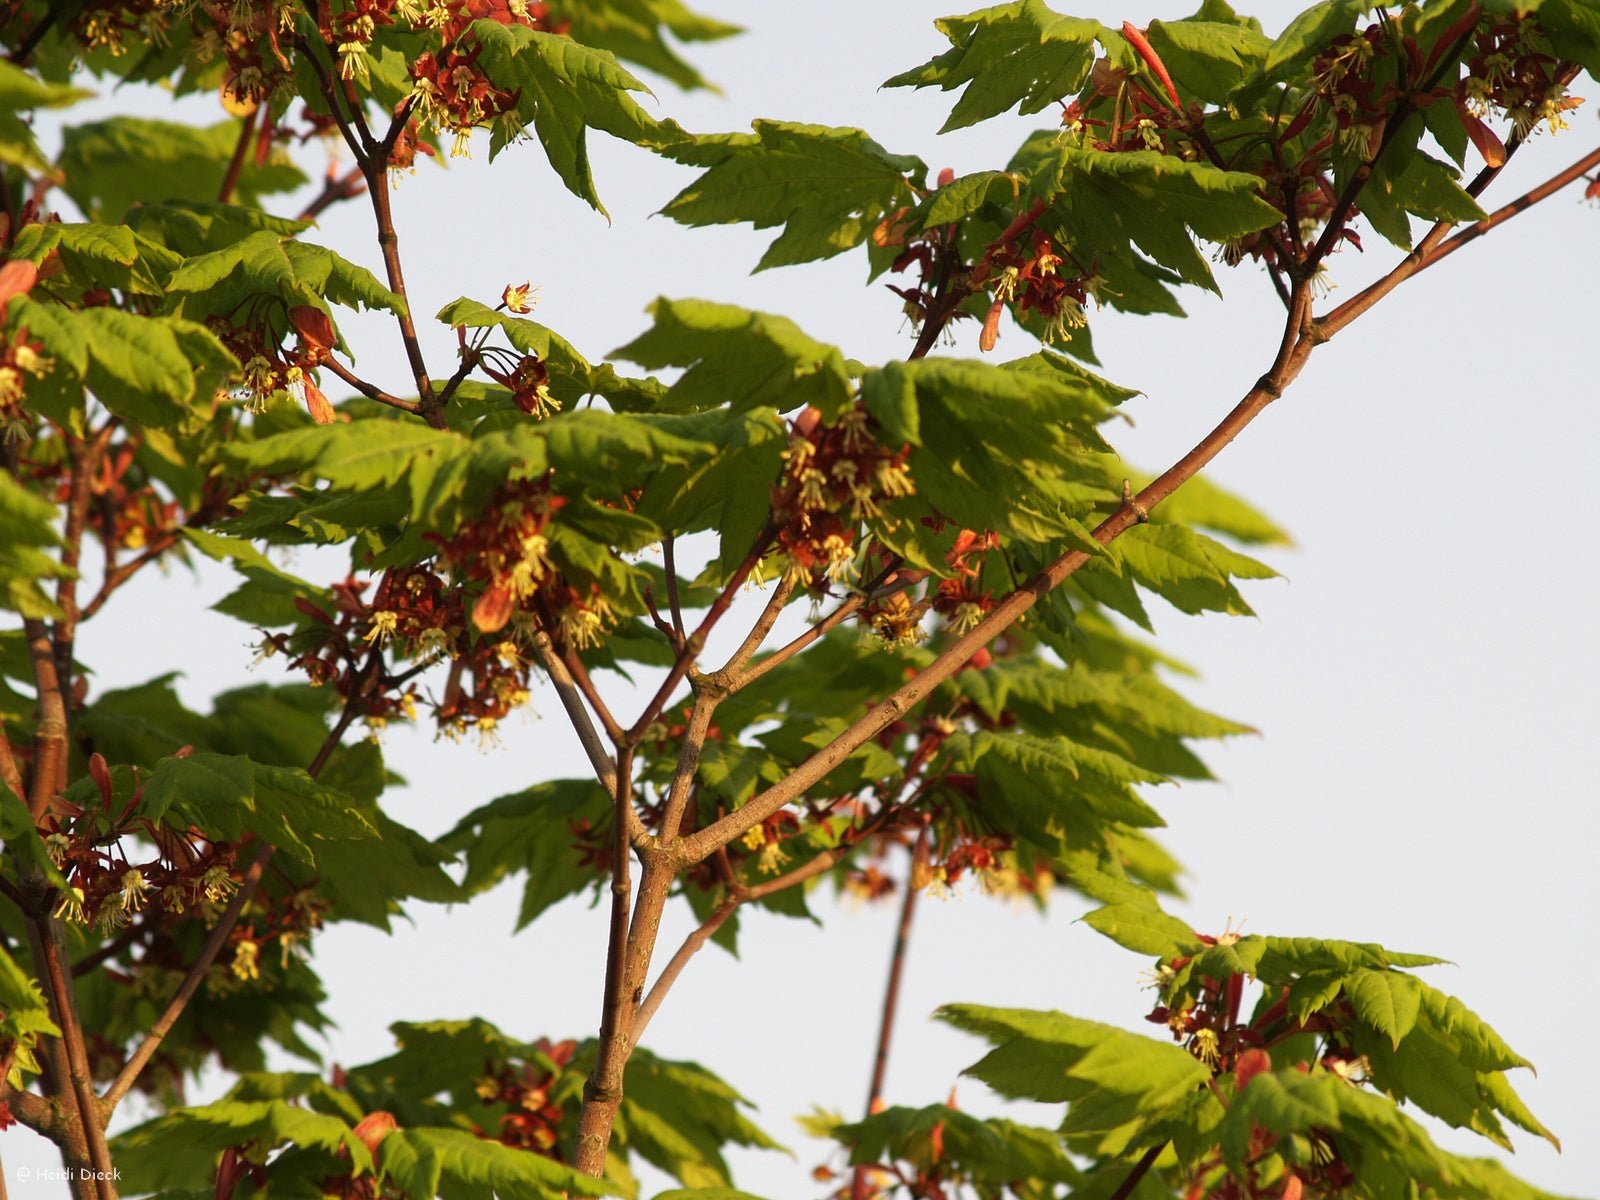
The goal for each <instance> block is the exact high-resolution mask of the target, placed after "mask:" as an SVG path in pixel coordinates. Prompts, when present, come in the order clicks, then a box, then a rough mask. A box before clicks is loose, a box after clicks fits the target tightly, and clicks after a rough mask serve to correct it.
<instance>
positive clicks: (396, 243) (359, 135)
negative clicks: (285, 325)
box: [297, 38, 445, 429]
mask: <svg viewBox="0 0 1600 1200" xmlns="http://www.w3.org/2000/svg"><path fill="white" fill-rule="evenodd" d="M297 41H298V44H299V47H300V50H301V52H302V55H303V57H304V58H305V60H306V62H308V63H309V64H310V66H311V69H312V71H313V72H315V74H316V76H317V83H318V85H319V88H320V90H321V92H322V97H323V99H324V100H325V101H326V102H327V105H328V112H329V114H330V115H331V116H332V117H333V120H334V123H335V124H336V125H337V126H338V127H339V133H340V135H341V136H342V137H343V138H344V140H345V144H346V145H347V146H349V147H350V152H351V153H352V154H353V155H355V159H356V164H357V166H358V167H359V168H360V170H361V175H362V178H363V179H365V180H366V181H367V196H368V197H369V198H370V199H371V201H372V215H373V219H374V221H375V222H376V224H377V227H378V250H379V252H380V253H381V255H382V256H383V268H384V273H385V275H386V276H387V277H388V282H389V290H390V291H391V292H393V293H394V294H395V295H396V296H398V297H399V298H400V301H401V303H400V311H399V313H397V314H396V315H395V323H396V325H398V326H399V329H400V341H401V343H402V344H403V345H404V347H405V352H406V360H407V362H408V363H410V366H411V375H412V379H413V380H414V381H415V383H416V385H417V396H418V405H417V412H418V414H419V415H420V416H421V417H422V418H423V420H425V421H427V422H428V424H429V425H431V426H433V427H434V428H435V429H443V428H444V427H445V419H444V411H443V408H442V406H441V405H440V404H439V403H438V400H437V398H436V397H435V396H434V392H433V380H432V378H431V377H430V376H429V374H428V365H427V362H426V361H425V360H424V359H423V356H422V343H421V342H420V341H419V340H418V338H417V327H416V325H415V323H414V322H413V321H412V319H411V301H410V300H409V298H408V297H407V295H406V280H405V272H404V270H403V269H402V268H401V265H400V237H399V235H398V234H397V233H395V228H394V211H393V209H392V208H391V206H390V203H389V189H388V187H387V186H385V185H386V183H387V181H386V179H385V178H384V176H385V173H386V172H387V171H388V169H389V168H388V157H387V155H386V154H385V155H384V156H383V157H381V158H380V157H378V156H377V155H376V154H375V153H374V151H378V150H381V149H382V147H381V146H379V145H378V143H376V142H374V141H373V140H372V135H371V134H370V133H369V132H368V131H367V129H366V121H365V118H363V117H362V115H361V112H360V104H359V103H356V105H355V107H354V109H353V110H352V112H351V113H350V114H349V115H346V113H345V111H344V109H343V107H342V106H341V104H340V96H339V93H338V89H337V88H336V87H335V85H334V79H333V77H332V76H331V75H329V74H328V71H327V69H326V68H325V67H324V66H323V65H322V60H321V59H319V58H318V57H317V55H316V54H315V53H314V52H313V51H312V49H311V45H310V43H309V42H307V41H305V39H303V38H301V39H297ZM346 99H348V97H346Z"/></svg>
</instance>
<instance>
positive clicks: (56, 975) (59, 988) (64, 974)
mask: <svg viewBox="0 0 1600 1200" xmlns="http://www.w3.org/2000/svg"><path fill="white" fill-rule="evenodd" d="M28 942H29V946H30V948H31V949H32V951H33V958H34V968H35V971H36V972H37V974H38V975H39V977H40V980H41V982H42V983H43V984H44V986H45V992H46V994H47V995H48V997H49V1001H50V1015H51V1016H52V1017H53V1018H54V1020H55V1023H56V1027H57V1028H58V1029H60V1031H61V1039H60V1050H61V1057H62V1058H64V1059H65V1060H66V1061H65V1064H64V1065H65V1067H66V1078H65V1079H61V1078H59V1077H58V1078H57V1079H56V1081H55V1082H56V1086H57V1087H58V1088H59V1087H62V1086H63V1085H64V1086H65V1088H66V1089H67V1092H68V1094H69V1095H70V1096H71V1099H72V1103H73V1105H74V1106H75V1107H76V1108H77V1110H78V1123H79V1127H80V1129H79V1132H80V1135H81V1137H82V1141H83V1145H82V1148H81V1149H82V1155H83V1157H84V1159H85V1160H86V1161H87V1163H88V1165H89V1166H90V1167H91V1168H92V1169H93V1172H94V1174H95V1176H96V1178H95V1180H94V1186H93V1187H92V1189H86V1190H88V1192H89V1194H90V1195H96V1194H98V1195H101V1196H103V1197H107V1198H108V1200H109V1198H111V1197H114V1196H115V1194H116V1193H115V1191H114V1190H113V1189H112V1186H111V1180H112V1173H111V1151H110V1149H109V1148H108V1147H107V1145H106V1131H105V1127H106V1119H107V1118H108V1117H109V1116H110V1112H109V1110H107V1111H102V1109H101V1106H100V1104H99V1102H98V1101H97V1100H96V1099H95V1094H94V1074H93V1071H92V1069H91V1068H90V1066H89V1051H88V1047H87V1045H86V1044H85V1042H84V1040H83V1025H82V1024H81V1022H80V1021H79V1019H78V999H77V991H76V989H75V988H74V987H73V986H72V977H71V975H70V973H69V972H68V971H67V968H66V950H65V947H64V945H63V943H62V937H61V923H60V922H59V921H57V920H56V919H55V918H53V917H50V916H48V915H38V916H35V917H33V918H31V919H30V920H29V922H28ZM57 1073H58V1076H59V1064H58V1072H57ZM75 1149H77V1148H76V1147H75ZM78 1174H79V1175H80V1176H81V1175H82V1172H81V1171H80V1172H79V1173H78Z"/></svg>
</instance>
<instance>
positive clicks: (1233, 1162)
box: [814, 892, 1559, 1200]
mask: <svg viewBox="0 0 1600 1200" xmlns="http://www.w3.org/2000/svg"><path fill="white" fill-rule="evenodd" d="M1089 919H1090V921H1091V923H1093V924H1095V926H1096V927H1097V928H1099V929H1101V930H1102V931H1105V932H1107V933H1108V934H1109V936H1111V937H1113V938H1114V939H1115V940H1117V941H1119V942H1121V943H1122V944H1123V945H1125V946H1128V947H1130V948H1133V949H1137V950H1141V951H1148V950H1149V949H1150V948H1151V947H1152V946H1157V945H1159V946H1160V947H1161V950H1162V954H1163V957H1162V958H1161V959H1159V960H1158V962H1157V964H1156V968H1155V970H1154V971H1153V972H1152V973H1151V986H1153V987H1154V988H1155V989H1156V990H1157V992H1158V1004H1157V1007H1156V1008H1155V1010H1154V1011H1153V1012H1152V1013H1151V1015H1150V1020H1151V1021H1153V1022H1155V1023H1157V1024H1163V1025H1166V1026H1167V1027H1168V1029H1169V1030H1170V1031H1171V1033H1172V1035H1173V1041H1174V1042H1177V1043H1178V1044H1176V1045H1174V1044H1172V1043H1169V1042H1162V1041H1159V1040H1156V1039H1153V1038H1150V1037H1146V1036H1143V1035H1140V1034H1136V1033H1131V1032H1129V1031H1127V1030H1123V1029H1118V1028H1115V1027H1112V1026H1107V1025H1102V1024H1098V1023H1096V1022H1093V1021H1085V1020H1081V1019H1079V1018H1075V1017H1069V1016H1066V1015H1064V1014H1062V1013H1058V1012H1033V1011H1025V1010H1019V1009H994V1008H983V1007H979V1006H974V1005H952V1006H949V1007H947V1008H945V1009H942V1010H941V1011H940V1013H939V1016H940V1017H941V1018H942V1019H943V1020H945V1021H947V1022H949V1023H950V1024H952V1025H954V1026H955V1027H957V1028H959V1029H962V1030H965V1031H967V1032H970V1033H974V1034H976V1035H978V1036H979V1037H981V1038H983V1039H985V1040H986V1041H988V1042H989V1043H990V1044H991V1046H992V1047H993V1049H992V1050H991V1051H990V1052H989V1053H988V1054H987V1055H986V1056H985V1057H984V1058H983V1059H982V1060H980V1061H979V1062H978V1063H976V1064H974V1065H973V1066H972V1067H971V1068H970V1069H969V1070H968V1072H967V1073H968V1074H970V1075H972V1076H974V1077H975V1078H977V1079H980V1080H982V1081H983V1082H984V1083H986V1084H988V1085H989V1086H990V1087H991V1088H993V1089H994V1090H995V1091H997V1092H999V1093H1000V1094H1001V1095H1003V1096H1007V1097H1011V1098H1014V1099H1027V1100H1035V1101H1041V1102H1044V1103H1048V1104H1055V1103H1064V1104H1065V1105H1066V1115H1065V1118H1064V1119H1063V1121H1062V1123H1061V1125H1060V1127H1059V1128H1058V1129H1055V1130H1046V1129H1036V1128H1029V1127H1019V1126H1016V1125H1014V1124H1013V1123H1011V1122H1007V1121H1001V1120H993V1119H991V1120H979V1119H976V1118H974V1117H971V1116H969V1115H967V1114H965V1113H962V1112H960V1111H958V1110H956V1109H954V1108H952V1107H950V1106H948V1105H935V1106H931V1107H928V1108H924V1109H920V1110H912V1109H901V1108H891V1109H887V1110H885V1111H883V1112H881V1113H878V1114H875V1115H872V1116H869V1117H868V1118H866V1119H865V1120H864V1121H860V1122H856V1123H853V1124H850V1123H846V1122H844V1121H842V1120H839V1119H837V1118H829V1117H827V1116H819V1117H818V1118H817V1119H816V1120H815V1122H814V1124H815V1126H816V1127H817V1129H818V1131H819V1132H823V1133H826V1134H828V1135H829V1136H831V1137H833V1138H834V1139H836V1140H837V1141H838V1142H839V1143H840V1144H841V1146H842V1147H843V1149H844V1151H845V1152H847V1156H848V1162H849V1163H850V1164H851V1165H853V1166H868V1167H870V1168H871V1174H872V1177H873V1178H874V1180H875V1193H874V1194H878V1195H882V1196H907V1197H938V1198H940V1200H947V1198H949V1197H954V1196H956V1195H974V1196H982V1197H1001V1196H1014V1197H1018V1198H1019V1200H1021V1198H1031V1197H1036V1196H1054V1195H1058V1194H1063V1193H1061V1192H1059V1191H1058V1190H1057V1188H1058V1186H1059V1185H1062V1184H1065V1185H1068V1186H1069V1188H1070V1192H1069V1193H1067V1194H1071V1195H1102V1194H1110V1193H1111V1192H1112V1191H1113V1190H1116V1194H1118V1195H1151V1196H1156V1195H1160V1196H1168V1195H1184V1196H1191V1197H1199V1196H1216V1197H1226V1198H1227V1200H1244V1198H1246V1197H1248V1198H1250V1200H1255V1198H1256V1197H1267V1196H1272V1197H1278V1196H1284V1197H1300V1196H1310V1197H1318V1196H1359V1197H1373V1198H1385V1200H1386V1198H1389V1197H1400V1196H1414V1195H1417V1194H1418V1193H1419V1190H1421V1191H1422V1192H1423V1193H1424V1194H1428V1195H1435V1196H1441V1197H1443V1196H1460V1197H1469V1196H1487V1195H1493V1196H1506V1197H1528V1198H1530V1200H1532V1198H1535V1197H1539V1196H1542V1195H1544V1193H1541V1192H1538V1191H1537V1190H1535V1189H1533V1188H1530V1187H1528V1186H1527V1185H1526V1184H1522V1183H1520V1182H1518V1181H1517V1180H1515V1179H1514V1178H1512V1177H1511V1176H1510V1175H1509V1174H1508V1173H1507V1172H1506V1171H1505V1170H1504V1168H1503V1167H1501V1166H1500V1165H1499V1164H1498V1163H1497V1162H1494V1161H1492V1160H1487V1159H1476V1158H1463V1157H1461V1156H1458V1155H1455V1154H1451V1153H1448V1152H1446V1151H1444V1150H1442V1149H1440V1148H1439V1147H1438V1146H1437V1145H1435V1144H1434V1142H1433V1140H1432V1139H1431V1138H1430V1137H1429V1136H1428V1134H1427V1132H1426V1131H1425V1130H1424V1128H1423V1127H1422V1126H1421V1125H1419V1124H1418V1123H1417V1122H1416V1121H1415V1120H1413V1119H1412V1118H1411V1117H1409V1116H1408V1115H1406V1113H1405V1112H1403V1111H1402V1110H1401V1109H1400V1108H1399V1107H1397V1106H1396V1104H1395V1101H1402V1102H1406V1103H1409V1104H1411V1105H1415V1106H1416V1108H1417V1109H1419V1110H1420V1111H1421V1112H1423V1113H1426V1114H1428V1115H1430V1116H1432V1117H1435V1118H1438V1119H1439V1120H1441V1121H1443V1122H1445V1123H1446V1124H1449V1125H1453V1126H1457V1127H1461V1128H1469V1129H1472V1130H1474V1131H1475V1132H1478V1133H1481V1134H1483V1135H1485V1136H1487V1137H1490V1138H1491V1139H1493V1140H1494V1141H1496V1142H1498V1143H1500V1144H1501V1145H1507V1146H1508V1145H1509V1142H1508V1141H1507V1139H1506V1136H1505V1132H1504V1127H1503V1124H1502V1120H1504V1121H1510V1122H1511V1123H1513V1124H1515V1125H1518V1126H1520V1127H1522V1128H1524V1129H1526V1130H1529V1131H1530V1132H1532V1133H1535V1134H1537V1135H1538V1136H1540V1137H1544V1138H1547V1139H1549V1140H1550V1141H1551V1142H1552V1143H1555V1144H1556V1145H1557V1146H1559V1143H1557V1142H1556V1141H1555V1138H1554V1135H1552V1134H1551V1133H1550V1131H1549V1130H1547V1129H1546V1128H1544V1126H1543V1125H1541V1124H1540V1123H1539V1122H1538V1120H1536V1119H1535V1118H1534V1117H1533V1115H1532V1114H1531V1113H1529V1112H1528V1110H1527V1109H1526V1108H1525V1107H1524V1106H1523V1104H1522V1102H1521V1100H1520V1099H1518V1097H1517V1094H1516V1092H1515V1090H1514V1089H1513V1088H1512V1086H1511V1084H1510V1083H1509V1081H1508V1080H1507V1078H1506V1074H1505V1073H1506V1072H1507V1071H1509V1070H1511V1069H1513V1068H1516V1067H1526V1066H1528V1065H1529V1064H1528V1063H1527V1061H1526V1060H1525V1059H1523V1058H1522V1057H1521V1056H1519V1055H1518V1054H1516V1053H1515V1052H1514V1051H1513V1050H1512V1049H1511V1048H1510V1047H1509V1046H1507V1045H1506V1044H1505V1042H1504V1041H1502V1040H1501V1039H1500V1037H1499V1036H1498V1035H1497V1034H1496V1033H1495V1032H1494V1030H1493V1029H1491V1028H1490V1027H1489V1026H1488V1025H1487V1024H1485V1023H1484V1022H1483V1021H1482V1020H1481V1019H1480V1018H1478V1017H1477V1016H1476V1015H1475V1014H1474V1013H1472V1012H1471V1011H1470V1010H1469V1009H1467V1008H1466V1007H1465V1006H1464V1005H1463V1004H1462V1003H1461V1002H1460V1001H1459V1000H1457V999H1455V998H1454V997H1452V996H1448V995H1446V994H1445V993H1443V992H1440V991H1438V990H1437V989H1435V988H1432V987H1430V986H1428V985H1427V984H1425V983H1424V982H1422V980H1420V979H1418V978H1417V977H1416V976H1415V975H1413V974H1410V973H1409V971H1408V970H1407V968H1415V967H1419V966H1427V965H1430V964H1433V963H1437V962H1439V961H1440V960H1438V959H1435V958H1430V957H1428V956H1425V955H1414V954H1399V953H1395V952H1392V951H1388V950H1385V949H1384V948H1383V947H1381V946H1377V945H1373V944H1370V943H1352V942H1339V941H1326V940H1321V939H1316V938H1281V937H1260V936H1249V937H1241V936H1240V935H1239V934H1237V933H1227V934H1222V935H1219V936H1216V937H1211V936H1200V935H1196V934H1194V933H1193V932H1191V931H1190V930H1189V929H1188V928H1187V927H1186V926H1184V924H1183V923H1182V922H1181V921H1178V920H1177V919H1176V918H1173V917H1170V916H1168V915H1167V914H1166V913H1164V912H1162V911H1161V910H1160V909H1159V908H1158V907H1157V906H1156V905H1155V903H1154V900H1153V898H1152V897H1151V896H1150V894H1149V893H1148V892H1144V893H1137V894H1135V893H1129V895H1128V896H1127V897H1125V899H1124V900H1123V901H1122V902H1121V903H1120V904H1118V905H1115V906H1108V907H1107V908H1103V909H1100V910H1097V912H1096V913H1094V914H1091V916H1090V918H1089ZM1251 994H1255V996H1256V999H1255V1002H1254V1005H1253V1008H1251V1007H1248V1006H1247V1004H1246V1001H1247V999H1248V998H1249V996H1250V995H1251ZM1135 1157H1137V1165H1134V1161H1133V1160H1134V1158H1135ZM1136 1189H1137V1190H1136Z"/></svg>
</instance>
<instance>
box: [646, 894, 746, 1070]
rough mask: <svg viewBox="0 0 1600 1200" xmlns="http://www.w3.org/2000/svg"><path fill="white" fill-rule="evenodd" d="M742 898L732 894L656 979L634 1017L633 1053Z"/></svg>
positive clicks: (700, 926) (702, 923)
mask: <svg viewBox="0 0 1600 1200" xmlns="http://www.w3.org/2000/svg"><path fill="white" fill-rule="evenodd" d="M741 902H742V897H740V896H738V895H729V896H728V898H727V899H725V900H724V901H723V902H722V903H721V904H719V905H717V907H716V909H715V910H714V911H713V912H712V914H711V915H710V916H709V917H707V918H706V919H705V920H704V921H702V922H701V923H700V925H699V926H698V927H697V928H696V929H695V930H694V932H693V933H691V934H690V935H689V936H688V937H686V938H684V939H683V945H681V946H679V947H678V952H677V953H676V954H674V955H673V956H672V958H671V960H670V961H669V962H668V963H667V965H666V966H664V967H662V968H661V974H659V975H657V976H656V981H655V983H653V984H652V985H651V987H650V994H649V995H647V996H646V997H645V998H644V1002H643V1003H642V1004H640V1005H639V1008H638V1011H636V1012H635V1013H634V1014H633V1029H632V1030H631V1031H630V1033H629V1043H630V1044H629V1050H630V1051H631V1050H632V1048H633V1047H634V1046H637V1045H638V1044H639V1039H640V1038H642V1037H643V1036H644V1031H645V1030H646V1029H648V1028H649V1026H650V1020H651V1018H652V1017H654V1016H655V1015H656V1010H657V1009H659V1008H660V1007H661V1003H662V1001H664V1000H665V999H666V998H667V993H668V992H670V991H671V990H672V985H673V984H675V983H677V982H678V977H679V976H680V975H682V974H683V969H684V968H685V967H687V966H688V965H689V960H690V959H692V958H693V957H694V956H695V955H696V954H698V953H700V951H701V950H702V949H703V948H704V947H705V944H706V943H707V942H709V941H710V940H711V939H712V938H713V937H715V936H716V934H717V930H719V929H721V928H722V927H723V926H724V925H725V924H727V921H728V918H729V917H731V916H733V914H734V913H735V912H736V911H737V910H738V908H739V905H740V903H741Z"/></svg>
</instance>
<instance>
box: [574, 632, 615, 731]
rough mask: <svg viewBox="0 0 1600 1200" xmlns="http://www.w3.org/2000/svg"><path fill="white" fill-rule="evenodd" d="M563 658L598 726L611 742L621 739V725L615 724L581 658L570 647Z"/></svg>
mask: <svg viewBox="0 0 1600 1200" xmlns="http://www.w3.org/2000/svg"><path fill="white" fill-rule="evenodd" d="M563 658H564V660H565V662H566V664H567V670H568V671H569V672H571V674H572V679H573V681H574V682H575V683H576V684H577V685H578V690H579V691H580V692H582V693H583V698H584V699H585V700H587V701H588V702H589V707H590V708H592V709H594V715H595V716H596V717H598V718H599V720H600V728H601V729H603V730H605V734H606V736H607V737H608V738H610V739H611V741H612V742H613V743H617V742H620V741H622V740H623V738H624V735H623V732H622V726H621V725H618V724H617V720H616V718H615V717H613V716H612V715H611V710H610V709H609V708H607V707H606V702H605V699H604V697H602V696H601V695H600V689H599V688H597V687H595V685H594V680H593V679H592V678H590V676H589V668H588V667H586V666H584V665H583V659H581V658H579V657H578V655H577V652H576V651H574V650H572V649H570V648H569V649H568V650H567V652H566V654H565V655H564V656H563Z"/></svg>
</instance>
